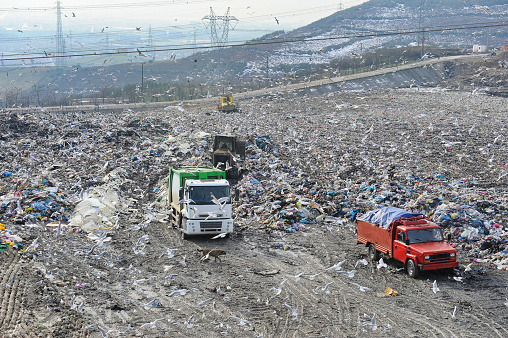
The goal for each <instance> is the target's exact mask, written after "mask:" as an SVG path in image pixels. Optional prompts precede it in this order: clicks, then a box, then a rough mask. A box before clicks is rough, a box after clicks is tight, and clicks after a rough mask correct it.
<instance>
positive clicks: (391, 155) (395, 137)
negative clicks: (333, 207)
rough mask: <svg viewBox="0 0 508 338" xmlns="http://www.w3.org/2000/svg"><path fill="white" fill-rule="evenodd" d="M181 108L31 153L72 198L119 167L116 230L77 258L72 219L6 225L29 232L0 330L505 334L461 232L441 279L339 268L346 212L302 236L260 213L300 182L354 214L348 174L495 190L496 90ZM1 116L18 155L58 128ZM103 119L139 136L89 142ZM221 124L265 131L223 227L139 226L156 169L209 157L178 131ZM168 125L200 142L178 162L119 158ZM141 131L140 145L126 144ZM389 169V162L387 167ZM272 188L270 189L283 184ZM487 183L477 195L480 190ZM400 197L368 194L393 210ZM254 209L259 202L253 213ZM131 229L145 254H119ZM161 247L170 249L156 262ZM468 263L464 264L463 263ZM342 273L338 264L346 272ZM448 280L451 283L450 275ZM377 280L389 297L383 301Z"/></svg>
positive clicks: (500, 280)
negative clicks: (63, 149)
mask: <svg viewBox="0 0 508 338" xmlns="http://www.w3.org/2000/svg"><path fill="white" fill-rule="evenodd" d="M183 108H184V109H183V111H181V110H178V109H167V110H164V111H161V112H144V113H134V112H124V113H122V114H112V115H110V116H107V115H105V116H100V117H99V116H97V115H95V114H94V113H82V114H80V115H79V116H78V115H75V116H74V119H75V120H77V119H79V120H80V121H82V122H87V121H88V122H90V123H93V124H96V125H97V126H96V128H95V129H96V134H92V133H90V132H88V133H89V134H88V135H95V136H88V135H87V136H83V135H82V133H84V132H83V131H82V130H78V129H79V128H75V129H76V130H75V134H73V135H69V136H67V138H69V139H71V138H73V139H75V140H77V141H78V142H77V143H72V142H71V143H70V144H71V146H72V145H77V146H80V145H81V144H82V143H85V142H87V143H94V142H95V144H96V147H95V149H94V147H88V148H86V149H85V147H83V148H82V149H81V150H82V152H83V153H88V154H91V155H93V156H92V157H90V156H87V157H85V156H83V155H81V154H77V155H76V152H77V150H76V151H75V152H74V155H72V156H63V155H62V154H61V153H57V152H53V153H51V152H48V153H47V154H48V156H57V155H58V154H60V157H59V158H58V159H57V160H58V162H60V163H63V165H64V166H63V168H69V169H72V170H67V171H66V170H62V169H59V170H60V172H59V171H58V170H57V171H56V172H53V173H52V174H51V175H53V177H55V176H56V177H58V178H59V179H60V180H61V186H62V187H64V188H65V189H66V192H67V193H69V194H70V193H71V192H72V191H75V193H76V194H79V189H77V188H72V186H73V184H74V182H75V181H76V180H77V178H78V176H79V177H81V178H82V181H80V182H82V183H81V184H82V185H83V187H84V188H85V189H87V188H90V187H93V186H97V185H100V180H101V177H102V174H101V173H100V172H98V171H99V169H100V168H102V167H103V165H104V163H105V161H109V167H113V168H115V167H116V168H124V169H125V170H126V181H125V183H124V184H122V185H121V186H120V188H119V190H120V191H119V193H120V195H121V196H122V198H123V199H124V200H126V201H128V202H129V205H128V207H125V208H124V209H122V210H119V214H118V216H117V222H116V223H115V224H116V225H117V226H116V227H115V228H113V229H111V230H109V231H108V232H107V237H106V240H104V242H103V245H102V246H99V247H96V248H95V249H94V250H93V252H90V251H91V250H90V249H91V248H92V247H93V246H94V244H96V243H97V241H94V240H90V239H88V238H87V235H88V234H87V233H85V232H82V231H80V230H79V229H77V228H73V227H69V228H67V227H64V228H63V229H62V231H61V233H59V234H58V235H57V233H56V228H55V227H47V226H45V224H44V223H41V222H29V220H26V221H25V222H24V224H21V223H20V224H17V225H14V224H12V229H14V231H15V232H18V233H19V234H22V235H23V237H24V239H25V240H26V242H25V243H26V244H29V243H30V242H32V241H33V240H34V239H36V238H37V242H36V243H37V244H38V246H37V248H35V249H30V250H27V251H26V252H24V253H21V252H17V251H14V250H9V251H8V254H6V253H3V254H1V256H0V257H1V260H0V264H1V268H0V270H1V271H2V274H1V278H2V280H1V282H2V284H1V285H0V296H1V298H0V302H1V307H0V332H1V333H0V336H2V337H37V336H39V337H106V336H108V337H116V336H146V337H160V336H165V335H168V336H172V337H188V336H191V335H192V336H196V337H219V336H224V335H225V336H232V337H304V336H305V337H349V336H386V337H393V336H396V337H408V336H410V337H506V336H508V326H507V325H506V323H507V322H508V305H507V303H508V300H507V297H508V272H507V271H506V270H500V269H497V268H496V266H495V265H492V264H488V263H475V262H474V259H475V258H485V257H488V256H486V255H487V253H483V255H479V253H478V252H472V250H471V247H474V243H465V242H463V243H460V242H459V241H458V240H455V239H454V241H455V243H458V244H459V245H458V252H459V255H458V259H459V264H460V266H459V268H458V269H456V271H455V273H454V274H453V275H445V274H442V273H440V272H425V273H422V274H421V275H420V276H419V278H417V279H412V278H410V277H408V275H407V274H405V272H404V269H403V268H402V267H401V266H399V265H398V264H397V263H396V262H394V261H391V260H389V259H387V258H386V257H385V261H386V262H387V263H388V267H387V268H384V267H383V268H379V269H378V268H377V266H376V263H372V262H369V263H368V264H367V265H363V264H359V265H357V266H355V265H356V264H357V262H358V261H359V260H361V259H363V258H366V254H367V250H366V248H365V247H362V246H361V245H357V244H356V237H355V234H354V224H353V223H351V222H350V221H349V220H348V219H347V218H343V219H340V221H334V222H328V223H327V222H324V223H323V222H322V223H313V224H308V225H306V229H305V231H297V232H295V233H284V232H274V231H270V230H268V229H267V226H268V225H269V224H270V223H271V222H273V220H274V218H275V217H276V214H277V211H270V210H269V209H267V208H266V205H267V204H266V202H267V201H273V200H276V199H279V200H284V199H288V200H291V199H294V196H298V195H301V194H305V191H303V190H302V189H301V184H302V180H307V181H309V182H311V183H312V186H314V187H316V186H321V187H326V188H328V189H332V188H333V189H335V190H340V191H348V192H349V197H348V195H347V194H343V195H341V196H342V197H341V198H349V201H350V207H351V208H352V207H362V208H364V209H365V208H366V207H367V208H369V207H372V206H374V205H373V202H372V201H370V200H369V199H368V196H367V197H366V196H361V195H360V194H358V193H356V192H355V191H354V189H353V186H354V185H359V184H360V183H362V182H365V183H369V182H370V183H372V182H373V181H378V182H381V181H383V180H385V183H386V181H388V180H391V181H397V182H398V184H401V185H404V184H406V183H407V182H409V180H410V179H409V178H407V181H406V178H405V177H408V175H409V174H410V176H411V177H413V179H412V182H413V183H412V184H414V181H415V179H414V177H420V179H419V180H418V184H416V185H413V186H412V187H413V188H414V190H415V192H416V197H417V196H418V193H423V192H425V191H432V192H433V193H438V194H441V196H442V197H443V198H444V200H446V201H450V200H451V199H452V198H453V197H456V196H457V195H460V194H465V193H466V192H467V189H468V188H471V187H473V188H475V189H477V190H482V189H483V190H482V191H484V192H485V194H486V195H485V197H484V198H486V199H491V200H496V201H501V202H502V201H506V196H505V194H504V193H503V192H502V190H503V189H505V188H506V183H507V181H506V176H503V173H504V166H505V164H506V160H507V156H506V147H505V144H506V143H505V141H504V137H503V138H502V139H501V138H498V139H497V140H496V142H494V139H496V137H498V136H499V135H503V134H504V133H506V130H505V123H506V120H507V105H506V99H503V98H495V97H489V96H486V95H474V94H472V93H470V92H448V91H444V90H423V89H422V90H418V89H411V90H392V91H383V90H380V91H376V92H372V93H366V92H363V93H349V94H335V95H327V96H318V97H312V96H307V97H298V96H293V95H292V94H290V93H281V94H279V95H273V96H271V98H268V99H266V98H265V99H262V98H255V99H252V100H250V101H246V102H242V108H243V112H242V113H235V114H219V113H216V112H212V111H211V110H210V108H209V107H204V106H203V107H201V106H186V107H183ZM18 117H19V118H21V120H22V121H25V122H26V123H31V124H30V125H28V126H25V127H23V128H24V129H23V128H21V127H20V128H19V130H18V131H17V133H18V134H17V136H16V137H17V140H19V142H21V143H23V142H25V143H26V140H27V139H29V140H35V139H38V140H39V141H38V142H35V143H37V145H33V148H31V149H30V151H31V152H32V153H45V151H46V150H44V149H47V151H49V149H51V147H50V146H49V143H51V142H57V140H58V139H59V138H62V135H60V134H59V133H58V132H56V131H55V132H51V133H49V132H48V129H51V128H48V124H47V123H44V121H46V122H47V120H49V119H52V120H53V121H54V123H55V124H56V125H57V126H58V125H60V126H66V125H68V124H69V123H71V122H69V121H72V117H71V118H69V116H68V115H67V116H63V115H58V114H56V115H44V113H41V114H40V116H38V121H36V120H34V117H33V116H24V117H23V116H21V114H18ZM30 119H31V120H30ZM135 120H136V121H140V122H139V123H133V121H135ZM55 121H56V122H55ZM99 127H102V129H100V128H99ZM113 128H121V129H122V130H124V131H125V130H126V131H129V130H130V131H135V132H136V133H137V134H138V135H134V134H132V133H131V136H128V133H126V134H122V136H121V137H120V136H118V137H117V138H116V139H114V140H113V141H111V143H107V142H106V141H104V140H103V139H102V138H100V137H99V136H100V135H102V134H103V133H104V132H105V131H106V130H113ZM57 129H58V128H57ZM91 129H94V128H91ZM161 129H162V131H161ZM371 129H372V130H371ZM233 130H234V131H235V132H236V133H237V134H240V135H244V136H247V137H249V136H252V135H253V134H257V135H267V136H269V139H270V142H271V147H265V148H264V149H261V148H260V147H259V145H256V144H251V145H250V150H249V152H250V156H249V157H248V159H247V163H246V164H245V168H246V169H247V171H246V172H245V173H244V177H243V179H242V180H241V181H238V182H236V183H235V184H236V185H237V187H238V188H239V189H240V190H241V191H245V194H244V195H243V197H242V199H241V200H240V201H236V202H235V214H236V216H237V217H236V219H235V221H236V228H235V233H234V234H233V235H232V236H231V237H230V238H224V239H215V240H212V239H210V237H211V236H207V237H197V238H191V239H189V240H183V239H181V238H180V236H179V235H178V233H177V231H176V230H175V229H170V228H168V226H167V223H164V222H165V220H164V219H160V220H162V222H159V221H156V220H152V221H146V217H145V216H146V212H144V210H146V209H147V208H148V207H152V208H153V210H154V212H155V210H156V207H157V205H154V201H155V200H156V199H157V194H156V193H155V192H154V191H155V190H156V189H157V188H159V187H161V184H163V179H164V177H165V175H166V174H167V168H168V167H169V166H170V165H175V164H188V163H189V161H190V160H192V161H195V162H197V163H203V164H205V163H206V158H207V156H209V152H208V151H207V149H202V147H200V146H199V145H200V144H201V143H200V142H202V141H199V142H198V141H192V140H193V139H192V137H191V136H192V135H193V134H195V133H196V132H198V131H204V132H210V133H218V132H224V131H230V132H231V131H233ZM97 133H98V134H97ZM44 135H48V136H47V137H46V136H44ZM118 135H120V134H118ZM126 135H127V136H126ZM167 135H176V136H178V137H181V138H182V139H184V141H181V142H190V143H191V144H192V149H194V150H195V149H200V150H199V151H198V152H196V151H193V152H192V153H191V155H190V156H187V155H185V153H179V152H178V151H175V152H174V154H175V155H174V156H173V157H172V156H162V157H157V156H154V157H149V156H146V158H145V160H144V162H143V161H141V164H140V163H135V161H134V160H133V157H136V156H139V154H140V153H141V152H144V153H145V154H147V153H148V151H149V149H154V148H155V147H154V145H157V144H161V143H162V142H164V141H163V140H164V139H165V138H167ZM138 136H139V137H138ZM366 136H367V137H366ZM185 137H188V138H189V139H190V140H191V141H188V139H186V138H185ZM129 138H130V139H129ZM134 138H136V139H135V140H134ZM147 139H149V140H150V142H143V140H147ZM129 140H130V141H129ZM19 142H18V144H19ZM179 142H180V141H179ZM194 143H196V145H195V144H194ZM105 144H106V145H107V146H104V145H105ZM109 150H112V152H109ZM485 150H488V152H486V151H485ZM11 151H12V154H9V153H8V152H6V154H5V157H4V159H3V161H4V162H3V164H4V168H5V167H8V165H9V162H11V163H14V164H12V166H15V165H16V164H19V163H24V162H23V160H22V158H23V155H19V153H18V152H16V151H14V149H11ZM96 153H104V154H107V155H104V156H106V157H107V158H105V157H104V156H103V157H101V156H98V157H96V155H95V154H96ZM115 154H116V155H115ZM41 156H42V155H41ZM81 159H83V162H80V160H81ZM489 160H490V161H489ZM55 161H56V160H55ZM94 161H96V163H94ZM133 161H134V162H133ZM42 162H46V163H44V164H43V163H42ZM53 162H54V161H53ZM47 164H48V161H42V160H41V161H40V162H34V163H32V162H30V164H27V165H31V166H32V169H31V175H36V174H38V171H43V169H42V168H44V167H45V166H47ZM390 168H392V169H393V170H392V171H393V172H389V173H388V174H387V170H389V169H390ZM110 170H112V169H110V168H108V169H107V170H106V172H108V171H110ZM13 171H14V169H13ZM69 172H71V173H77V174H76V175H74V176H73V175H70V174H69ZM408 173H409V174H408ZM437 173H438V174H440V175H441V177H445V178H446V179H447V182H443V181H442V180H440V181H437V180H436V179H435V176H433V175H434V174H437ZM386 175H389V176H386ZM250 178H256V179H257V180H258V181H259V182H260V183H261V184H262V186H263V190H258V191H256V192H253V191H252V190H248V189H247V182H248V181H249V179H250ZM464 179H469V180H471V181H474V186H467V187H466V186H465V185H464V187H462V186H458V185H454V184H455V183H457V182H459V181H460V182H462V183H463V180H464ZM97 182H99V183H97ZM85 183H86V184H87V185H85ZM277 187H279V188H280V187H283V189H282V192H281V191H280V190H279V191H277V190H276V188H277ZM493 187H494V188H495V189H494V191H492V190H491V191H488V190H487V189H488V188H493ZM64 188H62V189H64ZM136 188H141V189H140V191H141V192H139V191H135V189H136ZM72 189H75V190H72ZM284 189H285V190H284ZM469 193H470V191H469ZM351 195H353V196H354V197H351ZM269 196H272V197H269ZM416 197H415V196H413V197H407V200H406V201H401V200H397V201H395V200H394V201H392V202H393V203H389V202H387V203H383V204H381V205H386V204H393V205H399V206H401V205H404V204H403V202H404V203H407V204H405V205H406V206H409V205H410V202H411V200H412V199H413V200H414V199H415V198H416ZM501 202H500V203H501ZM249 203H250V204H249ZM246 204H247V206H245V205H246ZM501 204H502V203H501ZM259 206H265V209H264V210H261V209H256V210H254V209H255V207H259ZM378 206H379V205H378ZM413 206H414V207H415V205H413ZM159 207H160V206H159ZM415 208H416V207H415ZM413 209H414V208H413ZM157 212H159V213H162V210H161V209H157ZM503 217H505V216H500V218H499V219H500V221H499V222H501V220H504V218H503ZM4 223H7V222H6V221H5V220H4ZM28 224H35V225H34V226H29V225H28ZM502 225H503V226H506V223H504V224H502ZM146 235H147V236H148V240H147V241H144V245H145V250H144V251H143V252H142V253H140V254H136V253H135V252H134V250H133V248H134V247H135V245H136V243H138V242H139V239H140V238H142V237H143V236H146ZM462 244H464V245H462ZM468 246H469V247H468ZM25 247H26V246H25ZM200 247H208V248H220V249H224V250H225V251H226V252H227V254H226V255H225V256H221V261H214V260H213V259H212V260H210V261H201V259H200V258H201V255H200V253H199V252H197V250H196V249H198V248H200ZM168 249H175V251H174V256H173V257H171V256H172V255H171V254H168ZM164 254H166V255H164ZM341 261H345V262H344V263H343V265H342V268H341V270H338V271H336V270H335V269H328V268H330V267H332V266H334V265H335V264H337V263H339V262H341ZM471 263H473V264H472V265H471ZM468 265H469V266H470V267H471V270H470V271H465V267H466V266H468ZM327 269H328V270H327ZM352 270H356V272H351V271H352ZM468 270H469V269H468ZM342 272H351V273H350V274H351V277H350V276H348V275H347V274H343V273H342ZM453 277H463V279H462V282H461V281H457V280H456V279H454V278H453ZM434 281H436V283H437V286H438V287H439V291H437V292H434V291H433V288H432V283H433V282H434ZM330 283H331V284H330ZM387 287H390V288H392V289H393V290H395V291H397V292H398V295H397V296H387V295H386V294H385V293H384V291H385V289H386V288H387Z"/></svg>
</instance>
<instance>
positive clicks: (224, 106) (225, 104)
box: [217, 95, 239, 112]
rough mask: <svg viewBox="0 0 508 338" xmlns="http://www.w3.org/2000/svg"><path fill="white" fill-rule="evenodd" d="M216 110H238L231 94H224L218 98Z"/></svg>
mask: <svg viewBox="0 0 508 338" xmlns="http://www.w3.org/2000/svg"><path fill="white" fill-rule="evenodd" d="M217 110H219V111H222V112H236V111H238V110H239V106H238V104H237V103H235V102H233V95H226V96H222V97H220V98H219V104H218V105H217Z"/></svg>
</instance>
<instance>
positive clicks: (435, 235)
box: [356, 207, 458, 277]
mask: <svg viewBox="0 0 508 338" xmlns="http://www.w3.org/2000/svg"><path fill="white" fill-rule="evenodd" d="M356 233H357V243H362V244H364V245H365V246H367V247H368V248H369V257H370V258H371V259H373V260H377V259H378V258H379V256H380V254H385V255H387V256H389V257H391V258H393V259H395V260H397V261H399V262H402V263H404V264H405V266H406V270H407V272H408V274H409V275H410V276H411V277H417V276H418V273H419V271H423V270H437V269H444V270H450V269H453V268H454V267H456V266H458V262H457V252H456V250H455V249H454V248H452V247H451V246H450V245H449V244H448V243H446V242H445V240H444V236H443V231H442V229H441V227H439V226H438V225H437V224H435V223H433V222H431V221H430V220H429V219H428V218H427V217H425V215H423V214H415V213H409V212H407V211H405V210H402V209H398V208H393V207H386V208H381V209H377V210H373V211H371V212H369V213H368V214H366V215H362V216H360V217H358V218H357V220H356Z"/></svg>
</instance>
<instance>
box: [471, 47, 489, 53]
mask: <svg viewBox="0 0 508 338" xmlns="http://www.w3.org/2000/svg"><path fill="white" fill-rule="evenodd" d="M486 52H487V46H484V45H473V53H486Z"/></svg>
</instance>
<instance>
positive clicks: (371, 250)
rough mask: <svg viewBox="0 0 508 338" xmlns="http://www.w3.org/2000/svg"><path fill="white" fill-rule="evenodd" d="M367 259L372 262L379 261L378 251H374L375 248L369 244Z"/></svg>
mask: <svg viewBox="0 0 508 338" xmlns="http://www.w3.org/2000/svg"><path fill="white" fill-rule="evenodd" d="M369 258H370V260H372V261H378V260H379V251H377V250H376V247H375V246H374V244H372V243H371V244H369Z"/></svg>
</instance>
